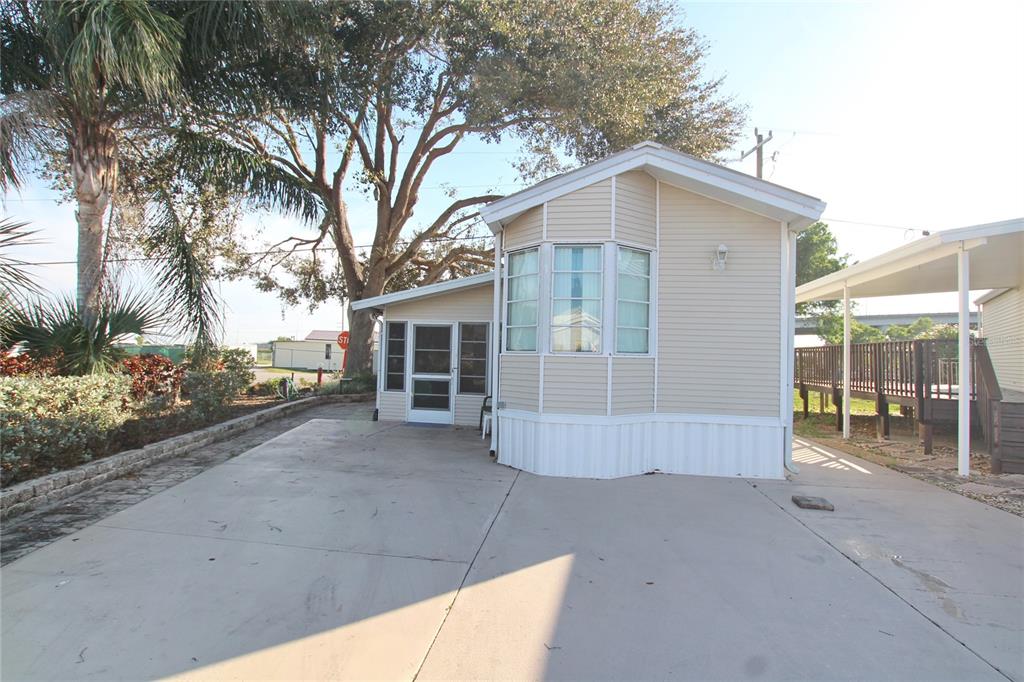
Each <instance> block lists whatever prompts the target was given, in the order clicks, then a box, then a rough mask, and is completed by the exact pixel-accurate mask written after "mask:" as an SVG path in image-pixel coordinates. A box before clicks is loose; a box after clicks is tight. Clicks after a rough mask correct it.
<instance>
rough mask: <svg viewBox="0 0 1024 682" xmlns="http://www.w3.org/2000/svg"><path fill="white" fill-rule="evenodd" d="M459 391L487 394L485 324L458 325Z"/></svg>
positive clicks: (471, 393)
mask: <svg viewBox="0 0 1024 682" xmlns="http://www.w3.org/2000/svg"><path fill="white" fill-rule="evenodd" d="M459 393H464V394H470V395H486V394H487V325H486V324H469V323H463V324H460V325H459Z"/></svg>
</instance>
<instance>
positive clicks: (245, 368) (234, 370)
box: [218, 348, 256, 395]
mask: <svg viewBox="0 0 1024 682" xmlns="http://www.w3.org/2000/svg"><path fill="white" fill-rule="evenodd" d="M218 364H219V366H220V367H221V368H222V370H223V372H224V374H226V375H227V381H229V382H230V385H231V386H232V387H234V391H235V395H238V394H239V393H241V392H242V391H244V390H245V389H247V388H249V385H250V384H252V382H253V381H255V380H256V375H255V374H254V373H253V371H252V366H253V365H254V364H256V361H255V360H254V359H253V357H252V353H250V352H249V351H247V350H245V349H243V348H225V349H224V350H222V351H221V352H220V362H219V363H218Z"/></svg>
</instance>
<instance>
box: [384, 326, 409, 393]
mask: <svg viewBox="0 0 1024 682" xmlns="http://www.w3.org/2000/svg"><path fill="white" fill-rule="evenodd" d="M386 347H387V358H386V363H385V364H386V370H387V377H386V381H385V383H384V389H385V390H387V391H404V390H405V322H388V339H387V346H386Z"/></svg>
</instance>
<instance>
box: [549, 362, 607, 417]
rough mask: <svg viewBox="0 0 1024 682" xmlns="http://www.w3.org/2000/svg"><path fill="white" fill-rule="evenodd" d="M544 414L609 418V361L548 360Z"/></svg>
mask: <svg viewBox="0 0 1024 682" xmlns="http://www.w3.org/2000/svg"><path fill="white" fill-rule="evenodd" d="M544 413H545V414H608V358H607V357H606V356H597V357H594V356H582V355H549V356H547V357H545V358H544Z"/></svg>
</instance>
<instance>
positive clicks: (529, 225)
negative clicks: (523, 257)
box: [501, 206, 544, 250]
mask: <svg viewBox="0 0 1024 682" xmlns="http://www.w3.org/2000/svg"><path fill="white" fill-rule="evenodd" d="M543 236H544V208H543V207H542V206H535V207H533V208H531V209H530V210H528V211H526V212H525V213H523V214H522V215H521V216H519V217H518V218H516V219H515V220H513V221H512V222H511V223H509V224H508V225H507V226H506V227H505V229H504V230H503V231H502V237H501V239H502V244H503V245H504V248H505V249H509V250H510V249H516V248H519V247H520V246H525V245H527V244H536V243H537V242H539V241H540V240H541V239H542V238H543Z"/></svg>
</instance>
